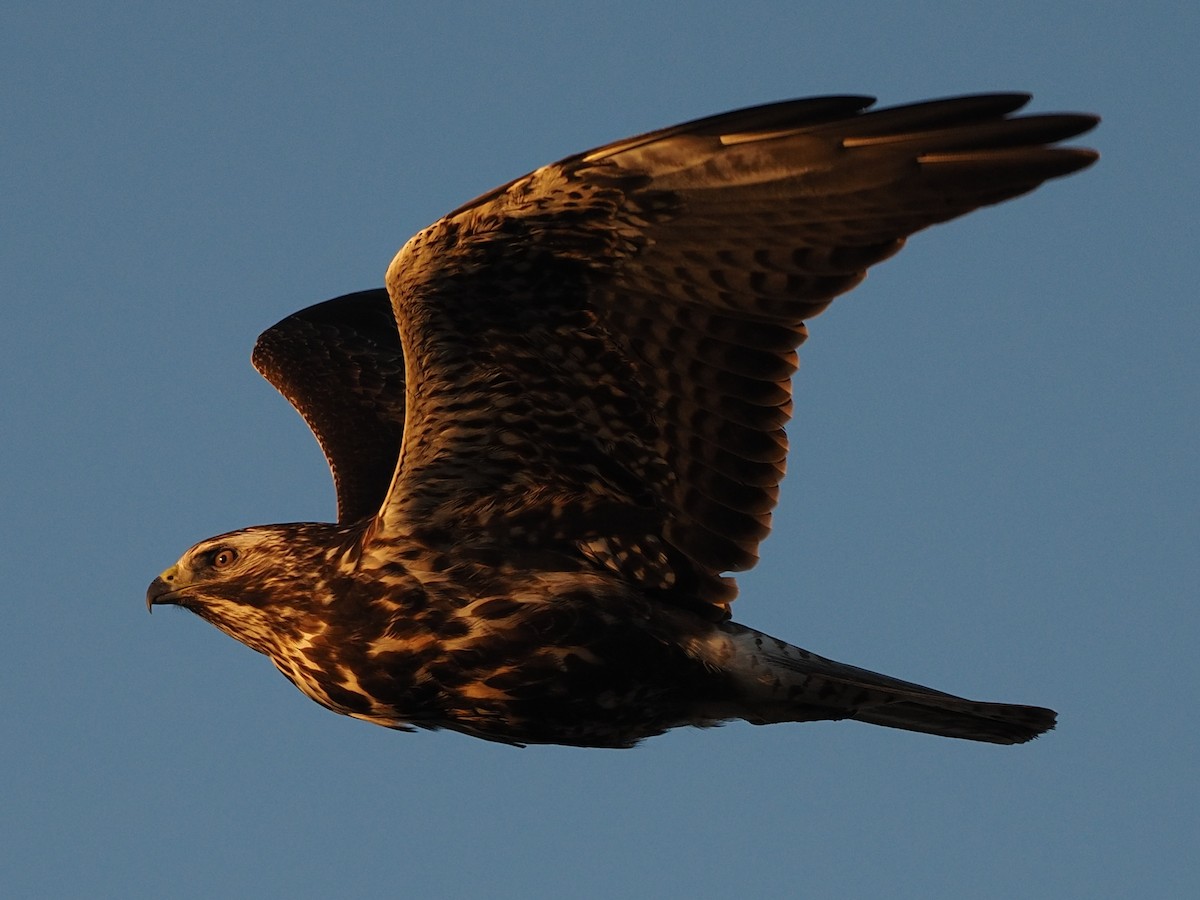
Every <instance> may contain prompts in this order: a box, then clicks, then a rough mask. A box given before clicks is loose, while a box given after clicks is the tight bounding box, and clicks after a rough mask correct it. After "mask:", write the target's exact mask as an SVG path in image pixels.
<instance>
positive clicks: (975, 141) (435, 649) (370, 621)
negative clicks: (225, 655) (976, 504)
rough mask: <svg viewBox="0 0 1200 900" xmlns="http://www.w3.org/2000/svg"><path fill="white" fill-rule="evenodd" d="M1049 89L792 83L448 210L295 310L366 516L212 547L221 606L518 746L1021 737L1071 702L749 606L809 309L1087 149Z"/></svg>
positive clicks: (1074, 164)
mask: <svg viewBox="0 0 1200 900" xmlns="http://www.w3.org/2000/svg"><path fill="white" fill-rule="evenodd" d="M1028 100H1029V97H1028V96H1027V95H1024V94H988V95H980V96H964V97H956V98H952V99H944V100H936V101H930V102H924V103H917V104H912V105H907V106H897V107H893V108H887V109H880V110H870V109H869V107H870V106H871V105H872V103H873V102H874V101H873V100H872V99H871V98H868V97H857V96H835V97H820V98H813V99H804V100H793V101H789V102H783V103H774V104H769V105H765V106H758V107H753V108H749V109H743V110H738V111H735V112H729V113H725V114H723V115H717V116H712V117H709V118H705V119H700V120H697V121H693V122H688V123H686V124H683V125H677V126H674V127H672V128H666V129H663V130H660V131H655V132H651V133H649V134H645V135H642V136H640V137H633V138H628V139H626V140H622V141H617V142H616V143H612V144H609V145H607V146H604V147H600V148H599V149H596V150H591V151H588V152H586V153H580V154H578V155H575V156H571V157H568V158H567V159H564V160H563V161H561V162H559V163H556V164H554V165H549V166H545V167H543V168H540V169H537V170H536V171H534V172H532V173H531V174H529V175H526V176H525V177H523V178H518V179H517V180H515V181H512V182H509V183H508V184H506V185H504V186H502V187H499V188H496V189H495V190H493V191H490V192H488V193H486V194H484V195H483V196H481V197H478V198H477V199H475V200H472V201H471V202H469V203H467V204H465V205H463V206H460V207H459V208H458V209H456V210H455V211H454V212H451V213H450V214H448V215H446V216H445V217H443V218H441V219H439V220H438V221H437V222H435V223H434V224H433V225H431V226H429V227H428V228H426V229H425V230H424V231H422V232H420V233H419V234H417V235H416V236H415V237H413V238H412V239H411V240H409V241H408V243H407V244H405V245H404V247H403V248H402V249H401V250H400V252H399V254H398V255H397V256H396V258H395V259H394V260H393V262H392V264H391V266H390V268H389V269H388V272H387V289H386V291H385V290H383V289H379V290H370V291H364V292H361V293H356V294H349V295H347V296H344V297H338V298H336V299H334V300H329V301H327V302H325V303H320V304H318V305H316V306H312V307H309V308H308V309H305V310H302V311H300V312H298V313H296V314H294V315H292V316H289V317H288V318H286V319H284V320H283V321H281V322H280V323H278V324H277V325H275V326H273V327H272V328H270V329H268V330H267V331H266V332H265V333H264V334H263V335H262V336H261V337H260V338H259V339H258V343H257V345H256V346H255V349H254V355H253V361H254V365H255V366H256V367H257V368H258V370H259V371H260V372H261V373H262V374H263V375H264V376H265V377H266V378H267V379H268V380H269V381H270V382H271V383H272V384H273V385H274V386H275V387H276V388H278V389H279V391H280V392H281V393H282V394H283V395H284V396H285V397H286V398H287V399H288V400H289V401H290V402H291V404H292V405H293V406H294V407H295V408H296V409H297V410H298V411H299V412H300V414H301V415H302V416H303V417H304V419H305V421H306V422H307V423H308V425H309V426H310V427H311V429H312V431H313V433H314V434H315V435H316V438H317V440H318V441H319V443H320V445H321V448H322V450H323V451H324V454H325V457H326V459H327V460H328V462H329V466H330V469H331V470H332V473H333V479H334V482H335V486H336V490H337V522H336V523H295V524H285V525H266V526H259V527H254V528H247V529H244V530H241V531H234V532H231V533H229V534H223V535H220V536H218V537H214V538H210V539H208V540H205V541H201V542H200V543H198V544H196V545H195V546H194V547H192V548H191V549H190V550H188V551H187V552H186V553H185V554H184V555H183V556H182V558H180V560H179V561H178V562H177V563H175V565H173V566H171V567H170V568H169V569H167V570H166V571H165V572H163V573H162V574H161V575H159V576H158V577H157V578H155V579H154V581H153V583H152V584H151V585H150V588H149V590H148V592H147V595H146V601H147V605H148V606H150V607H153V606H154V605H158V604H172V605H175V606H180V607H183V608H184V609H188V610H191V611H192V612H194V613H196V614H197V615H199V616H200V617H202V618H204V619H206V620H208V621H209V622H211V623H212V624H213V625H215V626H216V627H217V628H219V629H221V630H222V631H224V632H225V633H226V634H228V635H230V636H231V637H233V638H235V639H237V640H239V641H241V642H242V643H244V644H246V645H247V646H249V647H251V648H253V649H254V650H257V651H259V652H260V653H264V654H266V655H267V656H268V657H270V659H271V661H272V662H273V663H274V664H275V666H276V667H278V668H279V670H280V671H281V672H282V673H283V674H284V675H285V676H287V678H289V679H290V680H291V681H292V682H293V683H294V684H295V685H296V686H297V687H298V688H299V689H300V690H301V691H303V692H304V693H305V694H307V695H308V696H309V697H311V698H312V699H313V700H316V701H317V702H318V703H320V704H322V705H323V706H326V707H328V708H329V709H332V710H334V711H335V712H339V713H343V714H345V715H349V716H353V717H355V718H358V719H364V720H366V721H369V722H375V723H377V724H380V725H384V726H387V727H389V728H396V729H402V730H409V731H411V730H413V729H414V728H426V729H439V728H444V729H451V730H453V731H457V732H461V733H464V734H468V735H473V736H475V737H479V738H485V739H487V740H492V741H499V742H503V743H507V744H514V745H524V744H530V743H552V744H565V745H573V746H582V747H629V746H632V745H633V744H635V743H637V742H638V741H639V740H641V739H642V738H645V737H648V736H651V735H656V734H660V733H662V732H663V731H665V730H667V729H669V728H674V727H677V726H682V725H699V726H707V725H715V724H720V723H722V722H726V721H729V720H733V719H743V720H746V721H749V722H753V723H756V724H766V723H775V722H806V721H816V720H830V719H855V720H858V721H860V722H869V723H872V724H875V725H885V726H889V727H892V728H902V729H907V730H910V731H918V732H927V733H930V734H937V735H945V736H949V737H956V738H966V739H969V740H976V741H990V742H994V743H999V744H1014V743H1021V742H1024V741H1028V740H1029V739H1031V738H1033V737H1035V736H1037V735H1039V734H1041V733H1043V732H1045V731H1047V730H1049V729H1050V728H1052V727H1054V723H1055V713H1054V712H1053V711H1052V710H1049V709H1042V708H1038V707H1033V706H1017V705H1011V704H999V703H984V702H976V701H972V700H966V699H963V698H961V697H957V696H953V695H951V694H946V693H942V692H940V691H935V690H932V689H930V688H926V687H922V686H921V685H918V684H912V683H910V682H907V681H901V680H899V679H897V678H892V677H889V676H886V675H880V674H877V673H874V672H870V671H867V670H865V669H860V668H858V667H855V666H850V665H845V664H842V663H839V662H834V661H833V660H830V659H825V658H823V657H820V656H817V655H816V654H814V653H810V652H809V651H807V650H802V649H800V648H799V647H796V646H793V645H791V644H789V643H786V642H784V641H782V640H779V639H777V638H774V637H770V636H768V635H766V634H763V633H761V632H759V631H755V630H753V629H751V628H747V627H745V626H742V625H739V624H736V623H734V622H733V621H731V619H730V603H731V601H732V600H733V599H734V596H735V594H736V588H735V584H734V581H733V579H732V577H731V575H730V574H729V573H734V572H740V571H744V570H746V569H748V568H750V567H751V566H752V565H754V563H755V562H756V560H757V558H758V547H759V544H760V542H761V541H762V540H763V538H765V537H766V535H767V532H768V530H769V529H770V524H771V510H772V508H773V507H774V506H775V503H776V499H777V497H778V490H779V484H780V481H781V479H782V478H783V475H784V467H785V463H786V457H787V437H786V435H785V432H784V425H785V424H786V423H787V421H788V418H789V416H790V414H791V409H792V401H791V379H792V374H793V372H794V371H795V370H796V366H797V362H796V348H797V347H798V346H799V344H800V343H801V342H802V341H803V340H804V339H805V336H806V331H805V322H806V320H808V319H810V318H812V317H813V316H815V315H817V314H818V313H820V312H821V311H822V310H824V309H825V308H826V307H827V306H828V305H829V304H830V302H831V301H832V300H833V298H834V297H836V296H838V295H839V294H842V293H844V292H846V291H848V290H850V289H851V288H853V287H854V286H855V285H856V284H858V283H859V282H860V281H861V280H862V279H863V277H864V275H865V273H866V270H867V268H868V267H870V266H872V265H874V264H875V263H878V262H881V261H882V260H884V259H887V258H888V257H890V256H892V255H893V254H894V253H896V252H897V251H898V250H900V248H901V247H902V246H903V244H904V242H905V239H906V238H907V237H908V236H909V235H911V234H913V233H914V232H916V231H919V230H920V229H922V228H925V227H927V226H929V225H933V224H935V223H938V222H944V221H946V220H949V219H953V218H955V217H957V216H961V215H963V214H965V213H967V212H970V211H971V210H973V209H976V208H977V207H980V206H986V205H989V204H993V203H999V202H1001V201H1004V200H1008V199H1010V198H1012V197H1016V196H1018V195H1020V194H1024V193H1026V192H1028V191H1031V190H1033V189H1034V188H1036V187H1038V186H1039V185H1040V184H1041V183H1042V182H1043V181H1046V180H1047V179H1051V178H1057V177H1059V176H1063V175H1067V174H1069V173H1071V172H1075V171H1076V170H1079V169H1082V168H1084V167H1086V166H1088V165H1090V164H1091V163H1092V162H1094V161H1095V159H1096V158H1097V154H1096V153H1094V152H1093V151H1091V150H1086V149H1079V148H1073V147H1060V146H1055V145H1056V144H1057V143H1058V142H1061V141H1063V140H1065V139H1067V138H1070V137H1072V136H1075V135H1078V134H1081V133H1083V132H1085V131H1087V130H1089V129H1090V128H1092V127H1093V126H1094V125H1095V124H1096V122H1097V121H1098V120H1097V119H1096V117H1094V116H1088V115H1079V114H1053V115H1014V113H1015V112H1016V111H1017V110H1019V109H1020V108H1021V107H1023V106H1024V105H1025V104H1026V103H1027V102H1028Z"/></svg>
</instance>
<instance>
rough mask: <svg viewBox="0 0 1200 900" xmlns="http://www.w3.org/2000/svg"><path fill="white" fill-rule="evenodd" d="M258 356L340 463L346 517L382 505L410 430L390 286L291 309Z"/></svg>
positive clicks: (336, 471) (334, 466)
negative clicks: (405, 410)
mask: <svg viewBox="0 0 1200 900" xmlns="http://www.w3.org/2000/svg"><path fill="white" fill-rule="evenodd" d="M251 358H252V360H253V362H254V366H255V368H257V369H258V371H260V372H261V373H262V374H263V377H265V378H266V379H267V380H268V381H270V382H271V384H273V385H275V387H276V388H278V390H279V392H280V393H281V394H283V396H285V397H287V399H288V400H289V401H290V402H291V404H292V406H294V407H296V409H297V410H298V411H299V412H300V415H302V416H303V417H304V421H306V422H307V423H308V427H309V428H311V429H312V431H313V434H315V435H316V437H317V441H318V443H320V445H321V449H322V450H323V451H324V453H325V459H326V460H327V461H328V462H329V468H330V469H331V470H332V471H333V481H334V486H335V487H336V488H337V501H338V521H339V522H353V521H356V520H358V519H365V518H367V517H369V516H374V515H375V514H376V513H378V512H379V507H380V505H381V504H382V503H383V499H384V497H385V496H387V489H388V484H389V483H390V482H391V480H392V473H393V472H394V471H395V469H396V458H397V457H398V456H399V454H400V442H401V439H402V438H403V436H404V354H403V351H402V350H401V349H400V335H399V333H398V332H397V331H396V319H395V318H394V317H393V315H392V306H391V303H390V301H389V300H388V294H387V291H386V290H384V289H383V288H377V289H375V290H372V291H360V292H358V293H357V294H347V295H346V296H344V297H338V298H337V299H335V300H328V301H326V302H325V303H318V304H317V305H316V306H310V307H309V308H308V309H303V310H301V311H300V312H298V313H295V314H294V315H290V316H288V317H287V318H286V319H284V320H283V321H282V322H279V323H278V324H276V325H274V326H272V327H271V328H269V329H267V330H266V331H264V332H263V333H262V334H261V335H260V336H259V338H258V343H256V344H255V345H254V354H253V356H252V357H251Z"/></svg>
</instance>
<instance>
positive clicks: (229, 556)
mask: <svg viewBox="0 0 1200 900" xmlns="http://www.w3.org/2000/svg"><path fill="white" fill-rule="evenodd" d="M235 559H237V551H236V550H231V549H229V548H228V547H226V548H224V549H222V550H218V551H216V552H215V553H214V554H213V555H212V567H213V568H214V569H227V568H229V567H230V566H231V565H233V561H234V560H235Z"/></svg>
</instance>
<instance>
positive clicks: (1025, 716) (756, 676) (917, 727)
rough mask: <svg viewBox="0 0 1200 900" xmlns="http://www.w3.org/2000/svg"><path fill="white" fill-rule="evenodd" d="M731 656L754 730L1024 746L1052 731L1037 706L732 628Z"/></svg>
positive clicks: (1048, 714)
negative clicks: (861, 731)
mask: <svg viewBox="0 0 1200 900" xmlns="http://www.w3.org/2000/svg"><path fill="white" fill-rule="evenodd" d="M721 631H722V632H723V634H724V635H725V637H726V639H727V640H728V644H726V647H725V650H726V652H729V651H732V658H726V659H725V660H724V661H723V662H722V667H723V668H725V669H726V671H728V672H730V674H732V675H734V676H735V677H736V678H737V680H738V682H739V684H740V686H741V687H742V688H743V690H745V691H746V696H745V701H747V702H746V708H745V711H744V712H742V713H741V717H742V718H744V719H747V720H748V721H751V722H755V723H757V724H767V723H771V722H804V721H815V720H822V719H856V720H858V721H860V722H869V723H871V724H872V725H886V726H887V727H889V728H903V729H905V730H907V731H921V732H925V733H926V734H938V735H943V736H945V737H954V738H964V739H966V740H971V741H988V742H991V743H993V744H1022V743H1024V742H1025V741H1028V740H1031V739H1033V738H1035V737H1037V736H1038V735H1039V734H1043V733H1045V732H1047V731H1049V730H1050V729H1051V728H1053V727H1054V723H1055V718H1056V715H1055V712H1054V711H1053V710H1050V709H1043V708H1042V707H1038V706H1019V705H1016V704H1011V703H980V702H977V701H974V700H965V699H963V698H962V697H955V696H954V695H952V694H945V693H942V692H941V691H935V690H933V689H932V688H927V687H923V686H922V685H919V684H913V683H911V682H908V681H901V680H900V679H898V678H892V677H890V676H888V675H880V674H879V673H877V672H870V671H867V670H866V669H860V668H858V667H857V666H850V665H846V664H845V663H839V662H835V661H834V660H831V659H825V658H824V657H821V656H817V655H816V654H815V653H809V652H808V651H807V650H802V649H800V648H799V647H794V646H792V645H791V644H787V643H785V642H783V641H781V640H778V639H777V638H773V637H770V636H768V635H765V634H763V633H761V632H758V631H753V630H752V629H749V628H745V627H743V626H741V625H736V624H734V623H732V622H730V623H726V624H724V625H722V626H721Z"/></svg>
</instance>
